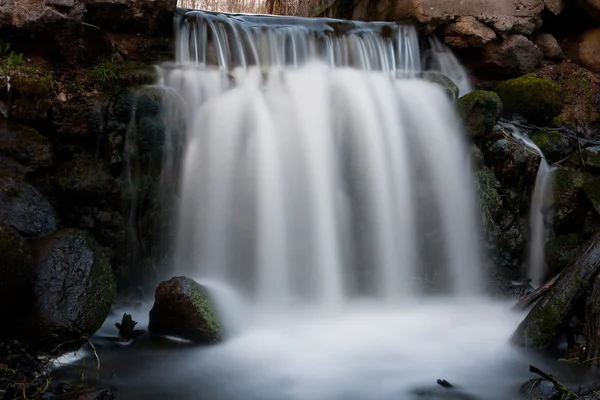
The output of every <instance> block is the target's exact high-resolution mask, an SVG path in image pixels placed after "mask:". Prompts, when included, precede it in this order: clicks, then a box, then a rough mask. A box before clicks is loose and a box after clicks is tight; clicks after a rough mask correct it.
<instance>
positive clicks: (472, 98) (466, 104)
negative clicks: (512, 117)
mask: <svg viewBox="0 0 600 400" xmlns="http://www.w3.org/2000/svg"><path fill="white" fill-rule="evenodd" d="M456 106H457V108H458V112H459V114H460V116H461V117H462V119H463V121H464V123H465V126H466V127H467V130H468V132H469V134H470V135H471V136H475V137H477V136H483V135H485V134H488V133H490V132H491V131H492V129H493V128H494V126H495V125H496V123H498V118H500V114H501V113H502V101H501V100H500V97H498V95H497V94H496V93H493V92H487V91H485V90H476V91H474V92H471V93H468V94H466V95H464V96H463V97H461V98H460V99H458V100H457V102H456Z"/></svg>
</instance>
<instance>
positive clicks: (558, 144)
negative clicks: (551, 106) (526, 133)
mask: <svg viewBox="0 0 600 400" xmlns="http://www.w3.org/2000/svg"><path fill="white" fill-rule="evenodd" d="M532 140H533V142H534V143H535V144H536V145H537V146H538V147H539V148H540V150H542V152H543V153H544V156H545V157H546V159H547V160H548V161H550V162H556V161H559V160H561V159H563V158H564V157H565V156H567V154H569V152H570V150H571V149H572V147H573V146H572V143H571V142H570V141H569V140H567V139H566V138H565V137H563V135H562V134H561V133H560V132H559V131H557V130H548V129H541V130H539V131H537V132H535V133H534V134H533V135H532Z"/></svg>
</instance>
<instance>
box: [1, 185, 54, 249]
mask: <svg viewBox="0 0 600 400" xmlns="http://www.w3.org/2000/svg"><path fill="white" fill-rule="evenodd" d="M0 222H3V223H4V224H6V225H7V226H10V227H12V228H13V229H15V230H16V231H17V232H19V233H20V234H21V235H23V236H25V237H29V238H39V237H42V236H44V235H47V234H48V233H50V232H53V231H55V230H56V229H58V224H59V221H58V216H57V215H56V212H55V211H54V209H53V208H52V206H51V205H50V203H49V202H48V200H47V199H46V198H45V197H44V196H43V195H42V194H41V193H40V192H39V191H38V190H37V189H36V188H34V187H33V186H31V185H29V184H28V183H25V182H22V181H19V180H17V179H15V178H13V177H11V176H9V175H2V174H1V173H0Z"/></svg>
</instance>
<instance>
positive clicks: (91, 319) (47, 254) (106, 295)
mask: <svg viewBox="0 0 600 400" xmlns="http://www.w3.org/2000/svg"><path fill="white" fill-rule="evenodd" d="M32 282H33V287H32V295H33V299H32V300H33V303H34V304H33V307H32V309H31V310H30V311H29V313H28V314H27V316H26V324H25V325H26V326H25V331H24V332H23V334H22V336H25V337H26V338H27V343H28V344H29V345H30V346H32V347H34V348H36V349H40V350H45V351H50V350H52V349H54V348H55V347H56V346H58V345H60V344H62V343H65V342H68V341H71V342H70V343H65V344H64V345H63V346H61V350H62V351H66V350H69V349H77V348H79V346H80V345H81V344H82V342H81V341H80V339H81V337H88V338H89V337H90V336H91V335H92V334H93V333H94V332H96V330H98V328H100V326H101V325H102V323H103V322H104V320H105V319H106V317H107V316H108V314H109V312H110V307H111V304H112V302H113V300H114V297H115V293H116V283H115V278H114V275H113V271H112V268H111V265H110V262H109V261H108V258H107V257H106V255H105V254H104V253H103V252H102V250H101V249H100V246H99V245H98V243H96V240H95V239H94V238H93V237H92V235H90V234H89V233H87V232H86V231H83V230H79V229H63V230H60V231H58V232H56V233H54V234H52V235H50V236H47V237H45V238H43V239H42V240H40V241H39V242H38V243H36V245H35V246H34V248H33V265H32Z"/></svg>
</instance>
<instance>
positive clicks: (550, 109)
mask: <svg viewBox="0 0 600 400" xmlns="http://www.w3.org/2000/svg"><path fill="white" fill-rule="evenodd" d="M494 91H495V92H496V93H498V96H500V99H501V100H502V103H503V104H504V107H505V111H506V112H508V113H518V114H520V115H522V116H524V117H525V118H527V120H528V121H529V122H531V123H536V124H546V123H548V122H549V121H551V120H552V119H553V118H555V117H557V116H558V115H559V114H560V112H561V110H562V107H563V99H562V97H561V89H560V86H559V85H557V84H556V83H554V82H552V81H551V80H549V79H544V78H537V77H535V76H533V75H525V76H522V77H520V78H515V79H509V80H507V81H503V82H499V83H497V84H496V85H495V86H494Z"/></svg>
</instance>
